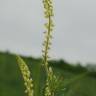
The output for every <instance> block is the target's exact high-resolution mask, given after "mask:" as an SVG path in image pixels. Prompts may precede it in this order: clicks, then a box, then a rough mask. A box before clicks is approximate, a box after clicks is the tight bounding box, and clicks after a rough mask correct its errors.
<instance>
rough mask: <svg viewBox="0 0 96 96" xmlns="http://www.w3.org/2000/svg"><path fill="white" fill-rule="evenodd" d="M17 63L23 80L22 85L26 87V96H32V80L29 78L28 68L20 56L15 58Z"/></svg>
mask: <svg viewBox="0 0 96 96" xmlns="http://www.w3.org/2000/svg"><path fill="white" fill-rule="evenodd" d="M17 62H18V65H19V67H20V70H21V73H22V76H23V79H24V85H25V87H26V90H25V92H26V93H27V94H28V96H33V80H32V78H31V76H30V71H29V68H28V66H27V64H25V62H24V61H23V59H22V58H21V57H20V56H17Z"/></svg>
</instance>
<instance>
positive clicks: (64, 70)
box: [0, 53, 96, 96]
mask: <svg viewBox="0 0 96 96" xmlns="http://www.w3.org/2000/svg"><path fill="white" fill-rule="evenodd" d="M23 59H24V60H25V61H26V63H27V64H28V66H29V69H30V71H31V72H32V77H33V79H35V83H37V84H38V85H39V88H38V87H37V86H34V87H35V88H38V89H39V90H38V93H40V94H42V93H41V91H42V86H43V84H44V81H45V76H46V75H45V72H44V71H45V70H43V69H42V68H41V66H40V62H41V59H40V58H39V59H36V58H31V57H27V58H26V57H23ZM49 64H50V66H51V67H52V68H53V70H54V72H55V75H56V76H59V77H60V80H61V83H62V85H61V84H60V85H61V86H60V87H62V88H60V89H61V90H60V91H59V92H58V94H57V96H64V95H61V94H62V93H64V94H65V96H77V95H78V96H96V72H89V71H88V70H87V69H86V68H85V67H82V66H80V65H76V66H73V65H71V64H68V63H67V62H65V61H63V60H59V61H50V63H49ZM90 66H91V65H90ZM41 69H42V70H41ZM86 72H88V73H87V74H86ZM83 73H85V74H86V75H84V74H83ZM40 74H41V77H40ZM79 74H81V75H79ZM22 81H23V79H22V76H21V72H20V70H19V68H18V65H17V62H16V58H15V55H12V54H9V53H0V96H25V93H24V90H25V87H24V85H23V82H22ZM57 91H58V90H57ZM40 96H41V95H40Z"/></svg>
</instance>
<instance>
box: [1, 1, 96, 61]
mask: <svg viewBox="0 0 96 96" xmlns="http://www.w3.org/2000/svg"><path fill="white" fill-rule="evenodd" d="M53 1H54V12H55V18H54V22H55V30H54V34H53V35H54V36H53V37H54V39H53V45H52V49H51V51H50V56H51V57H54V58H63V59H65V60H67V61H69V62H82V63H87V62H93V63H96V0H53ZM43 24H44V18H43V5H42V0H0V50H1V51H6V50H9V51H11V52H15V53H20V54H23V55H31V56H38V57H39V56H41V49H42V44H41V43H42V41H43V31H44V27H43Z"/></svg>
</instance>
